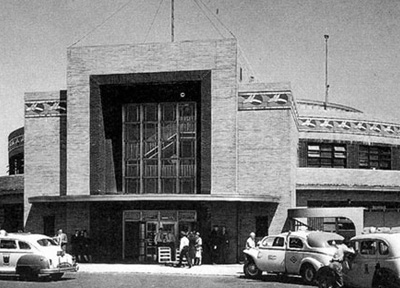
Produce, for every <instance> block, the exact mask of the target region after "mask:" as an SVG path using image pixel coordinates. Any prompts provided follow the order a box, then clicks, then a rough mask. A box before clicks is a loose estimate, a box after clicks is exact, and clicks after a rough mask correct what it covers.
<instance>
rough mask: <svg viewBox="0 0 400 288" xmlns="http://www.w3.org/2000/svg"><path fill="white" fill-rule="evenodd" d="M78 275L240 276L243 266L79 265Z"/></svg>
mask: <svg viewBox="0 0 400 288" xmlns="http://www.w3.org/2000/svg"><path fill="white" fill-rule="evenodd" d="M79 272H80V273H150V274H179V275H182V274H187V275H208V276H236V277H238V276H241V275H243V265H241V264H225V265H210V264H206V265H201V266H193V267H192V268H190V269H189V268H188V267H187V266H186V267H183V268H177V267H172V266H167V265H164V264H92V263H90V264H88V263H79Z"/></svg>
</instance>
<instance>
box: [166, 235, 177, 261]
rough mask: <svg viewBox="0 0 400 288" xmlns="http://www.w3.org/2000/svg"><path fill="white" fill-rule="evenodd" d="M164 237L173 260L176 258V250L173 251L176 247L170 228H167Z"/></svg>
mask: <svg viewBox="0 0 400 288" xmlns="http://www.w3.org/2000/svg"><path fill="white" fill-rule="evenodd" d="M166 238H167V246H168V247H170V248H171V258H172V261H175V258H176V257H175V254H176V251H175V249H176V248H175V235H174V234H173V233H172V231H171V230H169V231H168V232H167V235H166Z"/></svg>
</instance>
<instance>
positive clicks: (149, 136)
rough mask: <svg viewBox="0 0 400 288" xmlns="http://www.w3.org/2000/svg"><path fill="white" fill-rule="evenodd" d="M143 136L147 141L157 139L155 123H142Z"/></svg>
mask: <svg viewBox="0 0 400 288" xmlns="http://www.w3.org/2000/svg"><path fill="white" fill-rule="evenodd" d="M143 129H144V131H143V132H144V133H143V138H144V140H145V141H147V142H156V141H157V139H158V137H157V136H158V127H157V123H144V125H143Z"/></svg>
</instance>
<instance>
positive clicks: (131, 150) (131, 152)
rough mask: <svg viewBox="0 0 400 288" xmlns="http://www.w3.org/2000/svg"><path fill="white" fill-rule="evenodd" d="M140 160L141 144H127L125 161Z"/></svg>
mask: <svg viewBox="0 0 400 288" xmlns="http://www.w3.org/2000/svg"><path fill="white" fill-rule="evenodd" d="M139 158H140V143H139V142H138V143H126V144H125V160H132V159H139Z"/></svg>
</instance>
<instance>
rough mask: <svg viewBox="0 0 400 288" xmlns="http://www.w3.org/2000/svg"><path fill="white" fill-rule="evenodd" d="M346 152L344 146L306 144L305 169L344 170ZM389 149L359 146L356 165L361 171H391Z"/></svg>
mask: <svg viewBox="0 0 400 288" xmlns="http://www.w3.org/2000/svg"><path fill="white" fill-rule="evenodd" d="M347 158H348V151H347V147H346V145H344V144H335V143H309V144H307V167H326V168H328V167H331V168H346V167H347ZM391 160H392V159H391V148H390V147H383V146H366V145H360V146H359V153H358V165H359V168H361V169H391Z"/></svg>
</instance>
